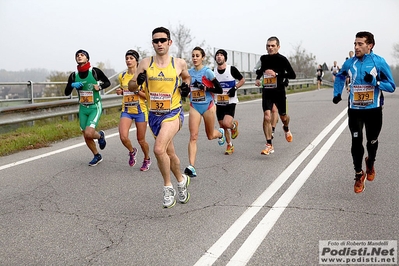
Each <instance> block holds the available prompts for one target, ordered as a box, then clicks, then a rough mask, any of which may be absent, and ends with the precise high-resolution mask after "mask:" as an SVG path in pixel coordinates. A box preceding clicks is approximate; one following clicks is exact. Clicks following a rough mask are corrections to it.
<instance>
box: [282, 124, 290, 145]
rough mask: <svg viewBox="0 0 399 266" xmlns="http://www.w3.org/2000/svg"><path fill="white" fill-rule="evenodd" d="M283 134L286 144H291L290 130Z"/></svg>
mask: <svg viewBox="0 0 399 266" xmlns="http://www.w3.org/2000/svg"><path fill="white" fill-rule="evenodd" d="M283 130H284V125H283ZM284 134H285V139H286V140H287V141H288V142H291V141H292V133H291V131H290V130H288V131H284Z"/></svg>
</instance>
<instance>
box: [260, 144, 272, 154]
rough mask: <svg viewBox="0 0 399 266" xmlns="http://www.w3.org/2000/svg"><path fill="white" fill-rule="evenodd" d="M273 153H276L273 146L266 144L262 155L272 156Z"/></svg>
mask: <svg viewBox="0 0 399 266" xmlns="http://www.w3.org/2000/svg"><path fill="white" fill-rule="evenodd" d="M273 152H274V148H273V145H271V144H266V148H265V149H264V150H263V151H261V152H260V154H263V155H269V154H271V153H273Z"/></svg>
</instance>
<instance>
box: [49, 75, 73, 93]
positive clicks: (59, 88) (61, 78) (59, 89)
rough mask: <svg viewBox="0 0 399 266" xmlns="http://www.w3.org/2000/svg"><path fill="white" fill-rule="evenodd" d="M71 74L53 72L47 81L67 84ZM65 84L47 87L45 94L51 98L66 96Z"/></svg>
mask: <svg viewBox="0 0 399 266" xmlns="http://www.w3.org/2000/svg"><path fill="white" fill-rule="evenodd" d="M69 75H70V73H68V72H60V71H53V72H51V73H50V75H49V76H48V77H47V80H49V81H50V82H65V81H68V77H69ZM64 89H65V84H52V85H46V87H45V88H44V90H43V94H44V96H46V97H51V96H63V95H64Z"/></svg>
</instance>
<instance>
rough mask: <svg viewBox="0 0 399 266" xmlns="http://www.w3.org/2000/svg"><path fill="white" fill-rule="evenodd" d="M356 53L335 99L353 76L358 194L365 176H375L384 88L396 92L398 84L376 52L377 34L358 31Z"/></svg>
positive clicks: (338, 82)
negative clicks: (364, 163)
mask: <svg viewBox="0 0 399 266" xmlns="http://www.w3.org/2000/svg"><path fill="white" fill-rule="evenodd" d="M354 45H355V56H354V57H352V58H349V59H348V60H347V61H345V63H344V64H343V66H342V68H341V70H340V71H339V73H338V74H337V76H336V78H335V82H334V98H333V102H334V103H335V104H337V103H338V102H339V101H341V99H342V98H341V94H342V90H343V89H344V87H345V80H346V77H347V76H348V75H349V77H350V79H351V81H352V82H351V84H350V93H349V99H348V107H349V108H348V119H349V122H348V124H349V129H350V132H351V136H352V148H351V153H352V158H353V164H354V168H355V171H356V174H355V185H354V191H355V193H360V192H363V190H364V183H365V179H366V178H367V180H369V181H373V180H374V177H375V169H374V161H375V158H376V154H377V149H378V136H379V134H380V131H381V128H382V106H383V104H384V95H383V93H382V91H386V92H394V91H395V88H396V86H395V83H394V81H393V78H392V74H391V70H390V68H389V66H388V64H387V63H386V62H385V60H384V58H382V57H380V56H378V55H376V54H374V53H373V48H374V45H375V41H374V35H373V34H372V33H370V32H365V31H363V32H358V33H357V34H356V39H355V42H354ZM363 127H365V129H366V139H367V144H366V146H367V153H368V156H367V157H366V158H365V162H366V173H364V172H363V170H362V162H363V155H364V147H363Z"/></svg>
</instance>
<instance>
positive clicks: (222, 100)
mask: <svg viewBox="0 0 399 266" xmlns="http://www.w3.org/2000/svg"><path fill="white" fill-rule="evenodd" d="M229 90H230V88H223V94H216V104H218V105H228V104H229V102H230V97H229V95H227V92H228V91H229Z"/></svg>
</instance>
